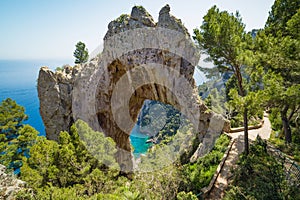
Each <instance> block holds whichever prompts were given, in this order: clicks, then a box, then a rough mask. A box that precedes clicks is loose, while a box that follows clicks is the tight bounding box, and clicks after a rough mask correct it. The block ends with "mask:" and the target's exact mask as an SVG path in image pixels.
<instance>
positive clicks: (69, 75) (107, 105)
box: [38, 5, 229, 172]
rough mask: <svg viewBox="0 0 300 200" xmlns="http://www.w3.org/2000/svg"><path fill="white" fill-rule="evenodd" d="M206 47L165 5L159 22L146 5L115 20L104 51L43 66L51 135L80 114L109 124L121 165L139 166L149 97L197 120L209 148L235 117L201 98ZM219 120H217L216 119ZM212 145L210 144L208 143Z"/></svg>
mask: <svg viewBox="0 0 300 200" xmlns="http://www.w3.org/2000/svg"><path fill="white" fill-rule="evenodd" d="M199 58H200V55H199V52H198V50H197V48H196V47H195V45H194V43H193V42H192V41H191V39H190V35H189V33H188V32H187V29H186V28H185V27H184V26H183V24H182V22H181V20H179V19H177V18H175V17H174V16H172V15H171V14H170V7H169V6H168V5H166V6H165V7H163V8H162V9H161V11H160V12H159V18H158V22H154V20H153V18H152V16H151V15H150V14H149V13H148V12H147V11H146V10H145V9H144V8H143V7H140V6H135V7H133V9H132V12H131V15H121V16H120V17H119V18H118V19H116V20H114V21H112V22H110V23H109V25H108V31H107V33H106V35H105V37H104V49H103V52H102V53H101V54H99V55H98V56H97V57H95V58H93V59H92V60H91V61H89V62H88V63H85V64H83V65H81V66H77V67H74V68H68V69H64V70H63V71H62V72H56V73H54V72H52V71H50V70H49V69H47V68H45V67H43V68H41V70H40V73H39V79H38V93H39V99H40V112H41V115H42V118H43V121H44V124H45V127H46V136H47V138H49V139H53V140H57V139H58V135H59V133H60V131H63V130H69V128H70V126H71V124H72V123H73V122H74V121H76V120H77V119H82V120H84V121H85V122H87V123H88V124H89V125H90V126H91V128H93V129H94V130H97V131H103V132H104V133H105V134H106V135H107V136H109V137H111V138H113V139H114V141H115V142H116V144H117V147H118V153H117V161H118V162H119V164H120V166H121V170H122V171H124V172H129V171H131V170H132V168H133V165H132V152H131V146H130V140H129V134H130V132H131V130H132V128H133V126H134V124H135V122H136V118H137V117H138V113H139V112H140V110H141V108H142V105H143V102H144V101H145V100H146V99H150V100H156V101H160V102H163V103H166V104H170V105H172V106H174V107H175V108H176V109H178V110H179V111H180V112H182V113H183V114H184V115H186V116H187V118H188V119H189V120H190V121H191V123H192V124H193V125H194V129H195V130H196V132H197V134H198V135H197V136H198V139H199V142H202V141H204V142H205V145H203V144H202V145H199V148H200V149H198V150H197V154H196V155H194V157H195V156H196V157H198V156H201V155H203V154H204V153H205V152H207V151H208V150H209V148H211V146H212V144H213V143H214V140H215V139H216V138H217V137H218V136H219V134H220V133H221V132H222V130H227V129H228V127H229V124H228V123H227V122H226V120H224V119H223V118H222V117H221V116H219V115H217V114H215V113H213V112H212V111H210V110H208V108H207V107H206V106H205V105H204V104H203V102H202V101H201V100H200V98H199V96H198V92H197V87H196V86H195V81H194V79H193V73H194V68H195V66H196V65H197V64H198V61H199ZM210 124H211V125H213V126H210ZM206 147H208V148H206Z"/></svg>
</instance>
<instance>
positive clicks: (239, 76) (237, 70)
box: [234, 66, 249, 155]
mask: <svg viewBox="0 0 300 200" xmlns="http://www.w3.org/2000/svg"><path fill="white" fill-rule="evenodd" d="M234 72H235V75H236V77H237V81H238V87H239V93H240V95H241V96H242V97H245V96H246V93H245V91H244V87H243V77H242V74H241V70H240V66H235V67H234ZM244 106H245V107H244V111H243V120H244V149H245V150H244V152H245V154H246V155H248V154H249V139H248V109H247V105H244Z"/></svg>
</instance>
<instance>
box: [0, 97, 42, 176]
mask: <svg viewBox="0 0 300 200" xmlns="http://www.w3.org/2000/svg"><path fill="white" fill-rule="evenodd" d="M24 111H25V110H24V108H23V107H22V106H19V105H18V104H17V103H16V102H15V101H13V100H12V99H10V98H8V99H5V100H3V101H2V102H1V104H0V164H3V165H5V166H6V167H8V168H9V169H12V170H16V169H18V168H20V167H21V166H22V158H23V157H24V156H28V155H29V149H30V147H31V146H32V145H33V144H34V143H35V139H36V137H37V135H38V132H37V131H36V130H35V129H34V128H32V127H31V126H29V125H23V122H24V121H25V120H26V119H27V118H28V117H27V115H25V113H24Z"/></svg>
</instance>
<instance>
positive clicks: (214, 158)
mask: <svg viewBox="0 0 300 200" xmlns="http://www.w3.org/2000/svg"><path fill="white" fill-rule="evenodd" d="M229 142H230V140H229V138H228V136H226V135H221V136H220V137H219V138H218V139H217V141H216V144H215V146H214V148H213V150H212V151H211V152H210V153H208V154H206V155H205V156H203V157H202V158H200V159H198V160H197V162H196V163H194V164H186V165H185V166H184V169H183V177H184V180H183V182H184V191H192V192H193V193H194V194H198V193H200V192H201V189H202V188H203V187H206V186H208V184H209V183H210V181H211V179H212V177H213V175H214V174H215V172H216V169H217V167H218V165H219V163H220V161H221V159H222V157H223V155H224V152H225V151H226V149H227V147H228V145H229Z"/></svg>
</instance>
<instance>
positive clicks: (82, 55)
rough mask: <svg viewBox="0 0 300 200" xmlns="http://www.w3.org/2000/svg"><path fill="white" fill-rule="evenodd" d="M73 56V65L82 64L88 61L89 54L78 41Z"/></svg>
mask: <svg viewBox="0 0 300 200" xmlns="http://www.w3.org/2000/svg"><path fill="white" fill-rule="evenodd" d="M73 55H74V57H75V64H83V63H85V62H87V61H88V58H89V52H88V49H87V48H86V47H85V44H84V43H83V42H81V41H79V42H78V43H77V44H76V49H75V51H74V54H73Z"/></svg>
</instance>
